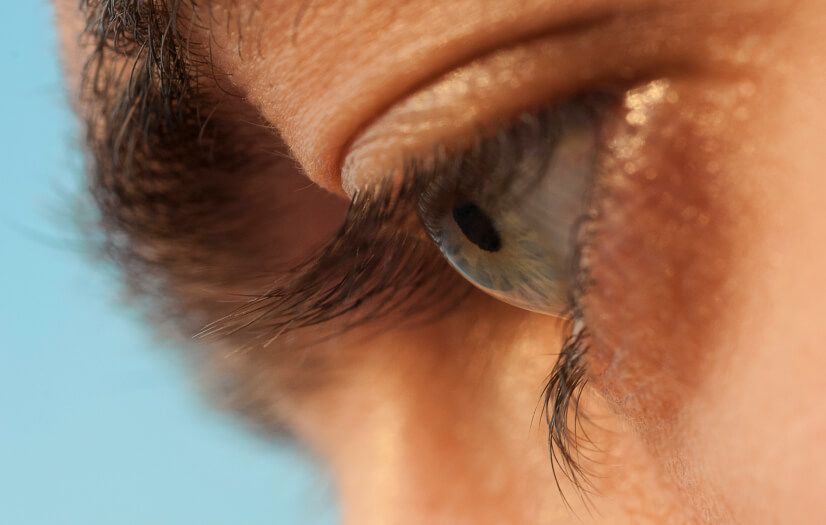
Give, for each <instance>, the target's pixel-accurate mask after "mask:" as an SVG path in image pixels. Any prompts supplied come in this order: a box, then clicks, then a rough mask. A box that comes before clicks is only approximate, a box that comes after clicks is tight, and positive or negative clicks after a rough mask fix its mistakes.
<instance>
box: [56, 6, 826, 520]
mask: <svg viewBox="0 0 826 525" xmlns="http://www.w3.org/2000/svg"><path fill="white" fill-rule="evenodd" d="M722 4H723V3H721V2H712V1H710V0H709V1H705V0H702V1H693V2H689V1H686V2H676V1H674V2H667V1H655V0H648V1H646V0H633V1H632V0H628V1H625V0H621V1H617V0H603V1H601V0H589V1H582V0H579V1H564V0H560V1H554V2H549V1H546V0H544V1H543V0H526V1H521V2H502V1H498V0H455V1H451V2H444V1H440V0H432V1H431V0H417V1H410V2H383V1H378V0H364V1H349V0H330V1H311V2H304V1H301V0H295V1H293V0H289V1H279V2H275V1H273V2H267V1H263V0H250V1H246V0H232V1H230V0H226V1H223V0H221V1H218V0H216V1H213V2H210V3H209V4H204V5H199V6H198V7H196V8H195V13H196V15H197V17H198V18H199V19H200V20H208V21H209V23H206V24H199V25H196V26H193V27H194V29H193V31H192V38H193V40H194V41H195V42H198V43H200V44H203V45H204V46H205V47H207V48H209V49H210V50H211V52H210V55H209V56H210V58H211V61H212V65H213V66H214V68H215V70H216V71H218V72H220V73H221V74H222V75H224V77H223V78H226V81H227V82H229V83H230V84H231V86H232V88H233V89H234V90H236V91H237V92H239V93H240V94H241V95H242V96H243V97H244V99H245V100H246V101H247V102H249V103H250V105H251V106H253V107H254V108H255V109H256V110H257V111H258V112H259V113H260V115H261V116H262V117H263V118H264V120H265V121H266V122H267V123H269V124H271V125H272V126H274V127H275V128H276V129H277V130H278V132H279V133H280V135H281V137H282V138H283V140H284V142H285V144H286V146H287V147H288V148H289V150H290V151H291V152H292V154H293V155H294V157H295V159H296V160H297V161H298V162H299V163H300V165H301V167H302V168H303V170H304V172H305V173H306V175H307V177H309V179H311V180H312V181H313V182H315V183H316V184H318V185H320V186H322V187H324V188H326V189H327V190H330V191H332V192H335V193H345V192H348V191H349V192H352V191H353V190H354V189H358V188H359V187H362V186H366V185H369V184H370V183H372V182H375V179H376V177H379V176H384V175H385V174H386V173H392V172H393V170H394V169H395V168H397V167H398V166H396V165H394V164H395V163H398V162H400V159H401V158H402V157H404V156H405V155H406V154H411V153H421V152H426V151H427V150H428V148H431V147H432V144H433V143H434V142H435V141H454V143H461V142H462V140H463V137H466V136H467V134H468V133H469V132H470V130H473V129H475V128H476V126H479V125H482V126H484V125H486V124H488V123H490V122H491V121H495V120H496V119H497V118H503V117H505V116H507V115H511V114H512V113H513V112H515V111H521V110H530V109H533V108H536V107H538V106H541V105H542V104H543V103H547V101H549V100H551V101H552V100H555V99H558V98H560V97H564V96H567V95H569V94H571V93H575V92H578V91H581V90H583V89H589V88H591V87H593V84H594V83H595V82H596V83H599V82H601V81H602V80H605V81H608V82H619V83H628V84H631V85H636V83H638V82H640V81H642V80H644V79H647V78H660V77H665V78H668V79H669V80H670V82H671V84H670V86H671V88H670V89H671V90H672V92H673V93H674V94H675V97H674V101H675V102H674V104H673V105H672V106H664V109H662V112H660V113H655V114H652V119H653V122H655V123H656V129H658V130H664V129H667V128H669V126H670V125H671V124H674V125H673V126H671V129H672V130H673V129H677V130H679V132H680V133H683V134H684V137H685V140H683V141H679V140H675V141H670V142H668V143H667V144H664V143H663V142H662V138H663V137H665V136H666V135H665V132H662V133H659V132H655V136H652V138H651V139H650V140H648V141H647V142H646V143H645V144H646V145H647V146H646V148H647V149H643V150H642V151H640V157H639V158H640V159H642V160H643V161H645V162H646V163H648V166H649V167H651V169H649V170H647V171H645V170H641V169H640V168H639V167H637V168H635V169H636V171H635V169H628V170H626V166H625V165H623V166H621V167H618V168H617V169H618V171H617V173H618V174H619V172H620V171H622V174H621V175H618V176H617V177H616V178H615V179H612V180H613V181H615V183H616V186H610V185H609V189H608V191H609V193H610V196H611V199H607V203H606V208H607V209H609V210H611V213H610V214H609V215H608V216H607V218H606V220H605V221H604V222H603V223H602V224H603V230H602V237H601V238H597V239H596V242H595V243H594V252H593V254H594V255H593V257H594V261H595V262H594V271H595V272H596V273H597V275H599V274H600V271H601V272H602V274H601V275H602V278H601V282H602V283H603V284H604V285H603V287H602V288H599V289H597V290H595V292H594V293H592V294H590V295H589V296H588V297H587V298H586V303H587V306H588V308H589V312H590V317H589V318H588V319H586V321H587V322H590V323H591V325H592V326H591V327H590V328H591V330H592V332H594V334H595V346H594V348H593V351H592V352H591V354H590V362H589V364H590V372H591V374H593V375H594V377H592V380H593V388H591V389H589V390H587V391H586V394H585V399H584V410H586V411H587V413H588V415H589V417H590V418H591V420H592V421H593V423H594V425H592V426H589V427H588V429H589V433H590V436H589V437H590V438H591V439H592V441H593V442H594V446H595V447H596V448H597V449H598V450H599V451H600V452H598V453H594V456H592V457H593V462H592V463H590V464H589V465H590V468H591V469H592V471H593V474H594V476H593V480H594V483H595V485H596V489H597V491H596V492H595V493H594V494H593V495H592V496H591V507H590V508H591V509H596V512H589V511H588V509H587V508H586V507H585V506H584V505H582V504H581V503H580V502H579V501H578V500H576V498H575V497H573V498H572V497H571V496H573V493H572V492H571V487H570V486H568V485H567V484H566V482H565V480H562V485H563V486H562V488H563V490H564V491H566V493H567V494H568V495H569V501H571V504H572V505H573V507H574V510H575V512H576V514H577V515H578V516H576V517H575V516H574V515H573V514H571V513H570V512H569V511H568V509H567V508H566V506H565V504H564V503H563V502H562V501H561V499H560V497H559V494H558V492H557V489H556V483H555V480H554V477H553V474H552V472H551V470H550V468H549V464H548V461H549V459H548V454H547V448H546V443H545V440H546V438H547V431H546V430H545V429H544V428H542V426H541V425H539V424H538V423H537V422H535V421H532V419H533V416H534V408H535V406H536V401H537V398H538V396H539V394H540V392H541V389H542V386H543V385H544V382H545V379H546V377H547V375H548V373H549V372H550V370H551V368H552V366H553V363H554V360H555V358H556V353H557V352H558V349H559V345H560V343H559V341H560V339H561V337H562V336H563V335H564V333H565V327H564V326H563V325H562V324H561V323H559V322H558V321H557V320H552V319H549V318H547V317H544V316H541V315H537V314H531V313H527V312H522V311H518V310H516V309H513V308H511V307H507V306H504V305H500V304H497V303H495V302H493V301H487V300H483V299H480V300H479V301H478V302H477V303H476V304H472V305H466V306H464V307H463V308H462V310H460V311H457V312H454V313H453V314H452V315H450V316H447V317H446V318H444V319H440V320H439V321H438V322H434V323H432V324H430V325H428V326H427V327H426V328H419V329H416V330H409V329H402V328H398V327H395V326H382V327H379V330H373V331H371V332H369V334H370V336H369V337H367V335H366V334H365V333H361V334H359V333H349V334H346V335H344V336H342V337H341V338H340V339H339V340H338V341H336V343H335V348H334V349H333V350H334V351H335V353H336V354H337V355H340V356H343V357H341V358H340V359H339V361H338V362H337V363H336V364H337V366H338V367H339V369H340V370H341V371H340V374H339V376H338V377H337V380H336V381H335V383H334V384H333V385H330V386H329V387H325V388H319V389H318V390H317V391H315V392H314V393H313V395H311V396H300V397H299V396H296V397H295V399H293V398H291V396H290V395H288V394H285V393H284V392H283V391H281V390H278V389H276V388H275V387H273V386H272V385H271V384H269V382H270V381H272V377H270V376H268V375H267V374H266V373H264V372H261V373H258V374H256V375H250V378H249V382H250V384H251V385H253V384H254V388H256V389H258V390H260V391H261V392H263V393H262V394H261V397H262V398H267V397H268V396H270V397H272V398H277V402H276V401H271V402H272V403H274V404H278V406H279V410H280V411H281V413H282V416H283V417H284V419H285V420H286V422H287V424H288V425H289V426H290V427H291V430H292V431H293V433H295V434H296V435H297V436H298V437H299V438H300V439H302V440H304V441H305V442H306V443H308V445H309V446H310V447H311V448H312V449H313V450H314V451H315V452H316V453H318V454H319V456H321V457H322V458H323V459H324V460H325V461H326V462H327V463H328V464H329V465H330V468H331V471H332V473H333V475H334V478H335V480H336V484H337V489H338V491H339V494H340V497H341V500H342V505H343V517H344V520H345V522H347V523H359V524H372V523H376V524H383V525H384V524H406V523H411V524H412V523H417V524H420V523H450V524H461V523H474V524H483V525H484V524H494V523H509V524H520V523H531V524H534V523H577V522H583V521H584V522H586V523H587V522H593V523H698V522H702V523H819V522H826V506H825V505H824V504H823V501H822V494H823V493H824V491H826V477H825V476H826V452H825V451H824V447H823V443H824V442H826V409H824V404H823V403H822V401H821V400H822V399H824V398H826V381H824V380H823V377H824V375H823V372H822V371H823V370H826V352H824V351H823V349H822V346H823V341H824V338H826V328H824V325H823V322H822V319H823V318H824V316H826V302H824V300H823V297H826V277H824V273H823V271H822V268H823V267H824V266H825V265H826V251H825V250H824V246H825V245H824V242H823V241H824V232H823V228H822V226H821V225H823V224H826V208H824V207H823V205H822V196H823V195H825V194H826V179H824V177H823V176H822V173H823V170H824V169H826V157H825V156H824V153H823V148H820V147H819V144H820V142H821V141H822V137H823V134H824V132H826V129H824V124H823V123H824V122H826V103H824V95H823V93H822V86H823V85H826V66H824V64H826V51H824V50H826V42H824V40H826V38H825V37H824V36H823V31H822V28H823V27H825V26H826V7H824V6H823V4H822V3H821V2H819V1H818V0H803V1H799V2H796V3H794V5H793V7H790V6H789V3H788V2H785V1H782V0H777V1H771V0H766V1H761V2H757V1H747V0H743V1H739V2H726V3H725V5H722ZM57 5H58V9H59V15H60V16H59V20H60V24H61V26H62V28H63V35H64V41H65V42H66V45H65V48H66V56H67V60H66V63H67V69H68V70H69V75H70V77H72V78H75V79H76V78H78V77H79V65H80V64H81V62H82V60H83V55H84V50H83V49H79V48H78V46H77V45H76V35H77V34H78V33H80V27H81V25H80V24H79V22H78V17H77V14H76V12H75V9H76V2H74V1H73V0H66V1H63V0H59V1H58V3H57ZM206 29H209V32H207V31H206ZM676 144H682V146H679V147H678V146H677V145H676ZM688 167H690V169H689V168H688ZM654 168H657V170H654ZM637 172H640V173H642V174H643V175H651V174H655V175H656V176H654V177H652V180H656V181H658V182H657V183H656V184H654V185H652V186H647V187H646V188H649V190H648V191H636V190H637V189H638V186H634V185H628V184H626V185H623V184H624V183H625V182H627V181H628V180H630V179H629V178H628V177H630V176H631V175H633V174H634V173H637ZM720 174H721V175H720ZM669 175H670V176H669ZM643 178H644V177H643ZM652 188H653V190H656V191H653V190H652ZM709 196H714V197H715V198H714V199H711V200H709ZM652 200H654V201H655V204H656V205H655V206H648V204H647V203H649V202H651V201H652ZM643 201H644V203H645V205H644V206H643V204H639V203H640V202H643ZM666 202H668V203H673V202H677V203H678V204H679V206H676V205H674V204H668V205H666V204H664V203H666ZM658 206H659V207H660V208H662V209H664V210H665V211H656V210H658V209H660V208H658ZM666 208H667V210H666ZM674 209H676V211H677V214H678V215H680V216H683V215H685V216H684V217H683V219H684V220H685V221H684V222H675V220H672V219H673V217H672V216H671V214H672V212H673V211H674ZM640 210H642V212H640ZM652 210H653V211H652ZM313 211H316V210H313ZM703 217H705V219H703ZM695 218H696V219H697V220H696V221H694V219H695ZM706 219H707V220H709V221H711V224H712V228H713V230H708V232H709V233H703V231H704V230H702V229H701V227H700V226H699V225H702V224H705V223H706V222H707V221H706ZM689 220H691V221H694V222H690V223H689V222H688V221H689ZM687 224H691V225H692V226H691V227H687V226H686V225H687ZM652 254H655V255H657V257H651V255H652ZM606 261H610V262H611V263H613V266H612V265H611V264H609V262H606ZM617 304H621V305H622V307H617V306H616V305H617ZM376 333H380V335H376ZM227 361H228V362H231V360H230V359H228V360H227ZM228 366H230V365H228ZM251 388H253V387H252V386H251ZM672 416H673V417H672ZM273 521H274V522H277V521H278V520H277V517H273Z"/></svg>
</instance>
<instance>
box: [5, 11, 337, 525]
mask: <svg viewBox="0 0 826 525" xmlns="http://www.w3.org/2000/svg"><path fill="white" fill-rule="evenodd" d="M51 16H52V12H51V9H50V6H49V4H48V2H47V1H46V0H22V1H14V2H13V1H5V2H3V8H2V22H0V28H2V30H0V77H2V78H0V158H1V159H2V164H0V182H2V184H1V185H0V524H3V525H35V524H38V525H39V524H44V525H45V524H49V525H75V524H78V525H81V524H82V525H98V524H101V525H102V524H106V525H130V524H139V525H167V524H168V525H190V524H192V525H213V524H214V525H224V524H227V525H245V524H301V525H304V524H310V523H319V524H321V523H324V524H330V523H333V522H334V519H333V517H334V512H333V511H332V510H331V507H330V504H329V500H330V494H329V492H330V491H329V488H328V487H327V485H326V484H325V483H324V482H323V481H321V480H320V478H319V477H318V476H316V475H314V474H313V472H312V469H311V468H310V466H309V464H308V462H306V461H305V460H302V459H300V458H299V457H298V456H297V455H295V454H293V453H291V452H289V451H285V450H282V449H279V448H277V447H275V446H273V445H271V444H267V443H264V442H263V441H261V440H259V439H256V438H254V437H252V436H250V435H248V434H247V433H245V431H244V430H243V429H242V428H240V425H237V424H236V422H234V421H232V420H231V419H230V418H229V417H227V416H224V415H220V414H217V413H214V412H212V411H211V410H210V409H209V408H208V407H206V405H205V403H204V402H203V401H202V399H201V397H200V396H199V395H198V394H197V392H196V389H195V387H194V386H193V384H192V382H191V380H190V378H188V377H187V371H186V369H185V367H184V366H182V363H181V362H180V359H176V357H175V356H176V353H175V351H174V349H169V348H165V347H162V346H161V345H160V344H159V343H157V342H156V341H153V339H152V338H151V337H150V336H149V334H148V333H147V330H146V329H145V328H144V327H142V326H141V325H140V323H139V322H138V320H137V316H136V315H135V314H134V312H129V311H128V310H126V309H124V308H122V307H120V306H118V305H117V300H116V297H117V291H118V290H117V287H116V286H114V284H113V282H112V281H108V280H107V278H106V277H105V276H104V275H102V273H103V272H101V269H100V268H95V267H94V265H91V264H89V263H88V261H85V260H84V259H83V258H82V256H80V255H79V254H78V253H76V251H75V250H76V248H77V238H78V235H77V232H75V231H73V230H72V227H71V225H70V224H69V222H68V221H67V220H66V217H67V213H68V211H67V210H68V208H69V206H70V204H71V201H72V199H73V197H74V195H75V194H76V193H77V191H78V190H77V188H79V186H80V178H81V176H82V167H81V165H80V160H79V159H80V156H79V155H78V153H77V147H76V140H77V138H76V130H75V128H74V123H73V121H72V117H71V115H70V114H69V112H68V109H67V107H66V102H65V96H64V93H63V88H62V85H61V79H60V71H59V67H58V61H57V56H56V36H55V34H54V30H53V29H52V27H51V23H52V20H51Z"/></svg>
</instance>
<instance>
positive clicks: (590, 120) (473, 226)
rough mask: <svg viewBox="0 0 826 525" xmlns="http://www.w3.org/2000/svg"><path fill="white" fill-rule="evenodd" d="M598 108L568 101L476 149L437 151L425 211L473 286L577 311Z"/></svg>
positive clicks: (520, 302)
mask: <svg viewBox="0 0 826 525" xmlns="http://www.w3.org/2000/svg"><path fill="white" fill-rule="evenodd" d="M595 115H596V113H595V112H594V111H592V109H591V108H587V107H582V106H581V105H580V104H577V103H571V104H565V105H561V106H558V107H557V108H555V109H552V110H549V111H545V112H542V113H539V114H537V115H535V117H534V118H532V119H524V118H523V119H519V120H518V121H517V123H516V124H515V125H513V126H512V127H509V128H505V129H502V130H501V131H500V132H499V133H496V134H495V136H494V137H491V138H488V139H483V140H481V141H480V143H479V144H478V145H476V146H475V147H474V148H473V150H472V151H464V152H459V153H458V154H457V155H455V156H452V157H450V158H444V159H437V161H436V164H437V165H436V166H434V169H432V170H430V173H429V174H428V175H429V176H430V177H431V180H429V181H428V183H427V187H426V188H425V190H424V191H423V193H422V195H423V197H422V198H420V201H419V215H420V218H421V219H422V222H423V223H424V225H425V230H426V231H427V232H428V234H429V236H430V237H431V239H432V240H433V241H434V242H435V243H436V244H437V246H438V247H439V249H440V251H441V252H442V254H443V256H444V257H445V258H446V259H447V260H448V261H449V262H450V264H451V265H452V266H453V267H454V268H455V269H456V270H457V271H458V272H459V273H460V274H462V275H463V276H464V277H465V278H466V279H467V280H468V281H470V282H471V283H472V284H473V285H475V286H476V287H478V288H480V289H482V290H483V291H485V292H486V293H488V294H490V295H492V296H494V297H496V298H497V299H499V300H501V301H503V302H506V303H509V304H512V305H514V306H518V307H520V308H524V309H527V310H531V311H536V312H541V313H546V314H550V315H560V314H562V313H563V312H565V311H566V310H567V309H568V307H569V297H570V282H571V280H572V276H571V275H570V266H569V261H570V260H571V256H572V254H573V253H574V251H575V246H574V243H575V240H576V235H575V232H574V230H575V227H576V225H577V224H578V223H579V221H580V219H581V218H582V217H583V216H585V215H586V210H587V209H588V206H587V204H588V203H587V200H588V194H589V190H590V187H591V185H592V181H593V176H594V171H595V168H596V166H595V164H596V158H597V150H598V146H599V144H598V132H597V131H598V130H597V128H598V122H597V117H596V116H595ZM414 176H421V174H419V175H414Z"/></svg>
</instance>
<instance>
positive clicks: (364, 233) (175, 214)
mask: <svg viewBox="0 0 826 525" xmlns="http://www.w3.org/2000/svg"><path fill="white" fill-rule="evenodd" d="M190 7H191V6H190V5H189V4H188V2H186V1H184V0H173V1H171V2H170V3H168V4H166V3H163V2H144V1H140V0H85V3H84V9H85V14H86V20H87V23H86V35H85V37H86V38H90V39H92V50H93V51H92V54H91V56H90V58H89V61H88V62H87V65H86V69H85V74H84V85H83V90H82V93H83V97H84V103H85V106H86V107H85V109H84V110H85V113H86V120H87V127H88V134H87V149H88V151H89V159H88V161H89V162H88V164H89V168H90V170H89V171H90V189H91V192H92V195H93V197H94V200H95V203H96V204H97V207H98V209H99V210H100V215H101V221H100V224H101V226H102V231H103V232H104V234H105V235H104V240H103V242H102V251H103V252H104V253H105V254H106V256H107V258H108V259H110V260H113V261H115V262H116V263H117V265H118V266H119V267H120V268H121V270H122V273H123V275H124V276H125V278H126V281H127V283H128V285H129V288H130V290H131V292H132V293H133V295H134V296H137V297H146V298H148V299H149V300H150V301H151V302H152V307H151V308H152V309H154V310H155V311H158V312H159V314H160V316H161V317H163V318H166V319H176V320H177V321H178V322H179V323H181V325H182V328H183V332H184V333H185V334H189V335H192V334H199V335H201V336H202V337H203V336H214V335H220V336H221V338H222V339H223V340H225V341H231V344H232V345H234V346H237V347H250V346H257V345H261V344H266V345H268V344H269V343H271V342H272V341H273V340H274V339H275V338H277V337H279V336H281V335H284V333H286V332H288V331H292V330H296V329H300V328H308V327H318V326H321V325H327V324H328V323H329V322H330V321H333V320H335V319H338V318H339V317H342V316H345V315H346V316H347V319H346V323H345V322H344V321H342V322H341V323H336V325H335V326H333V327H331V328H330V330H329V331H328V332H324V331H318V330H317V331H316V332H317V333H319V334H320V333H322V332H323V333H325V334H326V335H327V336H330V335H334V334H336V333H338V332H337V331H340V330H342V328H341V325H342V324H346V326H347V327H348V328H351V327H353V326H358V325H363V324H367V323H369V322H370V321H372V320H374V319H376V318H379V317H384V316H387V315H391V314H401V313H402V312H401V311H399V310H398V307H399V305H400V304H401V303H402V302H404V303H405V304H406V305H407V308H406V309H405V310H404V312H405V313H406V314H415V313H416V312H418V311H422V310H423V308H421V303H419V302H417V301H414V299H416V298H419V299H422V300H424V298H425V297H428V298H432V297H433V296H434V295H441V296H447V295H452V291H466V290H467V289H468V285H467V284H466V283H465V282H464V281H463V280H462V279H461V278H460V277H458V276H457V275H456V274H455V272H452V271H446V270H448V267H447V265H446V263H445V262H444V261H443V259H442V258H441V257H440V256H439V253H438V250H437V249H436V247H435V246H434V245H433V244H432V243H431V242H430V241H429V240H428V239H427V238H426V237H424V236H423V235H420V234H417V231H420V229H419V228H418V227H415V226H412V225H411V223H410V221H411V219H412V220H414V221H415V220H416V219H415V209H414V204H415V200H414V199H413V198H412V196H413V194H414V193H415V189H414V188H412V187H404V188H399V187H391V186H389V185H388V186H382V187H376V188H373V189H372V190H371V191H368V192H364V193H362V194H359V195H357V196H355V197H354V198H353V200H352V201H351V203H350V206H349V211H348V212H347V214H346V216H344V217H343V218H342V226H341V228H340V229H339V230H338V232H337V233H335V234H334V235H333V236H331V237H330V238H329V239H327V240H326V242H324V244H323V245H322V246H320V247H319V248H318V249H317V250H315V251H314V252H312V253H311V254H309V256H308V257H306V258H305V259H303V260H301V261H299V262H298V264H295V265H293V266H291V267H289V268H281V269H280V270H279V271H271V270H266V269H262V268H261V267H256V266H257V265H256V261H262V260H266V257H267V256H266V255H265V254H264V253H263V251H264V248H262V247H261V246H259V245H257V244H256V243H255V242H254V241H253V240H250V237H251V236H252V235H251V232H254V231H255V230H256V229H257V224H260V222H261V215H260V214H261V213H262V212H261V210H258V209H256V208H257V206H255V205H254V204H252V203H250V202H249V199H248V198H247V197H246V196H245V193H244V191H243V190H242V189H243V187H244V186H245V185H248V184H250V183H251V182H250V181H251V180H254V179H255V177H256V176H257V175H256V174H257V173H259V172H261V171H262V170H263V169H265V168H266V169H271V166H270V165H271V164H272V162H273V161H272V158H271V157H263V158H260V156H257V155H251V154H250V150H251V149H254V148H253V145H254V144H256V143H257V142H267V143H278V141H279V139H278V137H277V134H275V133H274V132H273V130H272V129H271V128H268V127H267V126H266V125H265V123H263V122H261V120H260V117H258V115H257V114H256V113H255V112H254V111H253V110H251V109H250V108H248V107H246V106H245V105H244V102H243V100H241V99H240V97H237V96H234V95H233V94H232V93H227V92H226V91H224V90H222V89H219V86H218V82H217V81H219V80H220V78H221V77H220V74H219V73H217V72H215V71H214V69H213V68H212V67H211V65H210V64H209V61H208V59H207V57H208V56H209V53H208V50H207V49H204V48H203V47H201V46H200V45H199V44H197V43H194V42H191V41H189V40H188V35H189V34H190V33H189V32H188V31H187V32H184V31H183V30H182V29H181V28H187V27H190V26H191V25H193V24H199V23H200V22H198V21H197V20H193V19H191V17H192V16H193V15H192V14H191V13H192V10H191V8H190ZM239 114H241V115H243V117H242V118H239V117H238V115H239ZM101 116H102V118H101ZM256 119H258V120H257V122H256ZM249 121H253V122H252V124H250V123H249ZM281 155H282V156H286V148H284V147H283V145H282V146H281ZM285 165H287V167H288V168H290V169H292V170H294V164H293V163H291V162H286V163H285ZM277 197H278V196H277V195H274V198H277ZM281 197H282V198H290V197H291V195H283V196H281ZM266 220H268V221H272V220H273V218H272V217H271V216H267V217H266ZM276 220H277V217H276ZM402 224H405V225H406V226H409V227H408V228H400V225H402ZM258 266H264V267H266V265H264V264H259V265H258ZM446 281H449V283H447V282H446ZM400 317H401V315H400ZM405 317H406V316H405ZM315 339H317V338H315ZM315 339H313V340H315ZM275 346H279V345H275Z"/></svg>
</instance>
